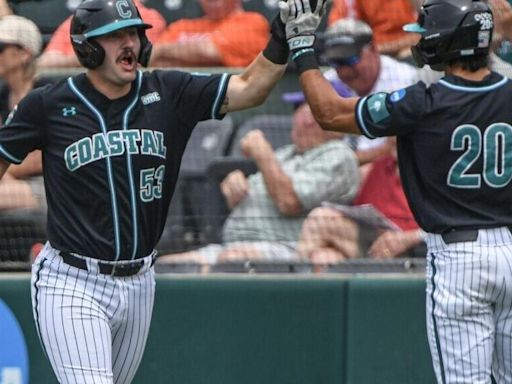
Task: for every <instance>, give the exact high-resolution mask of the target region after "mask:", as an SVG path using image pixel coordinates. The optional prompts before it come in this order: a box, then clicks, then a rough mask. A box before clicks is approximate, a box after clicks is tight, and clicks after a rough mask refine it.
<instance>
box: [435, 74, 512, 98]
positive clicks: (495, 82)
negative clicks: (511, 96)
mask: <svg viewBox="0 0 512 384" xmlns="http://www.w3.org/2000/svg"><path fill="white" fill-rule="evenodd" d="M430 88H431V92H444V93H454V92H458V93H481V92H491V91H506V92H507V91H508V92H510V91H512V82H511V81H510V79H509V78H508V77H505V76H503V75H501V74H499V73H497V72H494V71H491V72H490V74H488V75H487V76H486V77H485V78H484V79H483V80H481V81H473V80H468V79H465V78H462V77H459V76H453V75H447V76H444V77H442V78H441V79H440V80H439V81H437V82H436V83H434V84H432V85H431V86H430Z"/></svg>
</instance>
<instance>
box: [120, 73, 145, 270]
mask: <svg viewBox="0 0 512 384" xmlns="http://www.w3.org/2000/svg"><path fill="white" fill-rule="evenodd" d="M141 84H142V74H141V72H140V71H137V91H136V92H135V97H134V99H133V101H132V102H131V103H130V105H129V106H128V108H126V111H125V112H124V115H123V131H126V130H128V117H129V116H130V112H131V111H132V109H133V107H134V106H135V103H136V102H137V100H138V98H139V93H140V87H141ZM126 160H127V161H126V166H127V168H128V179H129V183H130V194H131V204H132V225H133V250H132V260H133V259H135V256H136V254H137V249H138V246H139V237H138V234H139V223H138V220H137V202H136V198H135V187H134V185H135V183H134V181H133V169H132V156H131V154H130V151H126Z"/></svg>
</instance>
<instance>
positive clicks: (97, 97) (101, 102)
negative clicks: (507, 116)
mask: <svg viewBox="0 0 512 384" xmlns="http://www.w3.org/2000/svg"><path fill="white" fill-rule="evenodd" d="M139 76H142V73H141V72H140V71H137V78H136V79H135V80H134V81H133V82H132V88H131V89H130V92H128V93H127V94H126V95H124V96H123V97H120V98H119V99H115V100H110V99H109V98H108V97H106V96H105V95H104V94H103V93H101V92H99V91H98V90H97V89H96V88H94V86H93V85H92V83H91V82H90V81H89V79H88V78H87V75H86V74H85V73H81V74H79V75H77V76H75V77H74V78H73V81H74V82H75V84H76V86H77V87H78V89H80V92H82V93H83V94H84V96H85V97H87V99H88V100H90V101H91V102H92V103H93V104H94V105H95V106H98V107H100V109H103V108H102V107H101V106H108V105H111V104H112V103H118V102H119V103H121V104H122V103H126V102H129V101H130V100H132V99H133V97H134V96H135V93H136V92H137V81H138V78H139Z"/></svg>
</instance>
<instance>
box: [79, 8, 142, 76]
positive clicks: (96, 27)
mask: <svg viewBox="0 0 512 384" xmlns="http://www.w3.org/2000/svg"><path fill="white" fill-rule="evenodd" d="M129 27H136V28H137V30H138V33H139V38H140V45H141V47H140V54H139V57H138V62H139V63H140V64H142V65H143V66H147V64H148V62H149V57H150V56H151V48H152V45H151V42H150V41H149V40H148V38H147V36H146V29H148V28H152V26H151V25H150V24H146V23H144V21H142V18H141V16H140V13H139V10H138V9H137V7H136V6H135V4H134V3H133V1H132V0H85V1H83V2H82V4H80V6H79V7H78V8H77V9H76V10H75V13H74V14H73V18H72V19H71V31H70V34H71V44H72V45H73V49H74V51H75V53H76V55H77V57H78V60H79V61H80V64H82V65H83V66H84V67H86V68H90V69H94V68H97V67H99V66H100V65H101V63H103V60H104V58H105V50H104V49H103V48H102V47H101V45H99V44H98V43H97V42H96V41H95V40H94V38H96V37H98V36H103V35H106V34H109V33H111V32H113V31H117V30H119V29H123V28H129Z"/></svg>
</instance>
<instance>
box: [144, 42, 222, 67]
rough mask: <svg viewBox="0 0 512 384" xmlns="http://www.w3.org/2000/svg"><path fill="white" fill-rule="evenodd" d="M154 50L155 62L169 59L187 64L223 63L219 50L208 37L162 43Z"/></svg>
mask: <svg viewBox="0 0 512 384" xmlns="http://www.w3.org/2000/svg"><path fill="white" fill-rule="evenodd" d="M155 50H156V52H155V57H154V59H155V62H158V61H164V62H165V61H169V62H177V63H181V64H182V65H188V66H216V65H222V64H223V63H222V56H221V55H220V53H219V50H218V49H217V47H216V46H215V44H213V42H212V41H211V40H209V39H204V40H198V41H185V42H173V43H162V44H159V45H158V46H157V47H156V49H155Z"/></svg>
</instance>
